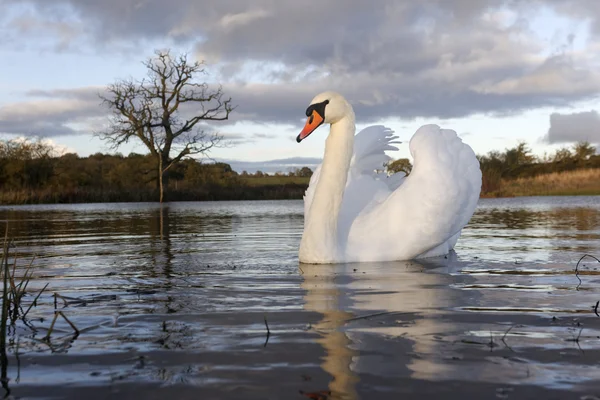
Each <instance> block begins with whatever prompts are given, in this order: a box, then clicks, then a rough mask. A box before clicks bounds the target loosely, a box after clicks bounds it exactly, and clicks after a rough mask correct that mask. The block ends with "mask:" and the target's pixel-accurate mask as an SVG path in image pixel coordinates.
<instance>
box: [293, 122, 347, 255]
mask: <svg viewBox="0 0 600 400" xmlns="http://www.w3.org/2000/svg"><path fill="white" fill-rule="evenodd" d="M355 129H356V127H355V125H354V112H352V111H350V112H349V113H348V114H347V115H346V116H345V117H344V118H342V119H341V120H339V121H337V122H335V123H333V124H331V128H330V132H329V136H328V137H327V141H326V143H325V155H324V157H323V163H322V164H321V172H320V175H319V182H318V183H317V187H316V188H315V194H314V198H313V201H312V204H311V206H310V210H309V212H308V216H307V219H306V221H304V234H303V235H302V242H301V243H300V261H304V260H303V258H305V259H307V260H308V259H310V260H311V261H313V262H314V260H316V259H318V260H319V261H320V262H321V263H323V262H336V261H339V260H340V254H339V252H340V249H339V248H338V216H339V213H340V208H341V206H342V200H343V196H344V189H345V188H346V181H347V179H348V168H349V167H350V161H351V160H352V155H353V152H354V151H353V150H354V133H355Z"/></svg>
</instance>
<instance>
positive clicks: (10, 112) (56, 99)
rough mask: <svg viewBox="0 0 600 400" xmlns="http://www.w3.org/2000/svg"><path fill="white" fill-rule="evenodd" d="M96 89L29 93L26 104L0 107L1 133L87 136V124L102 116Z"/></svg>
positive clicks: (24, 102) (20, 103)
mask: <svg viewBox="0 0 600 400" xmlns="http://www.w3.org/2000/svg"><path fill="white" fill-rule="evenodd" d="M97 93H98V88H80V89H75V90H71V91H69V90H53V91H31V92H29V93H28V95H29V96H30V97H31V98H32V99H31V100H28V101H23V102H18V103H11V104H5V105H3V106H0V133H8V134H24V135H40V136H58V135H72V134H78V133H89V129H85V128H81V127H76V126H77V124H80V126H81V125H89V124H90V123H93V121H94V120H95V119H98V118H101V117H103V116H104V115H105V114H104V113H103V112H102V109H101V107H100V101H99V99H98V97H97Z"/></svg>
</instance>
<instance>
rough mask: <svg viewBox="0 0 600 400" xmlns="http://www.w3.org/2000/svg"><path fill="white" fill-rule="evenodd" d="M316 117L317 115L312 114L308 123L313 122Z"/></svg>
mask: <svg viewBox="0 0 600 400" xmlns="http://www.w3.org/2000/svg"><path fill="white" fill-rule="evenodd" d="M314 119H315V115H314V114H312V115H311V116H310V118H309V119H308V123H309V124H312V123H313V120H314Z"/></svg>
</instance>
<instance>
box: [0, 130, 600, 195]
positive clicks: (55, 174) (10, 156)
mask: <svg viewBox="0 0 600 400" xmlns="http://www.w3.org/2000/svg"><path fill="white" fill-rule="evenodd" d="M595 153H596V149H595V148H594V147H593V146H592V145H590V144H589V143H586V142H582V143H577V144H576V145H574V146H573V147H571V148H567V147H563V148H561V149H558V150H557V151H556V152H555V153H553V154H550V155H548V154H545V155H544V156H542V157H536V156H534V155H533V154H532V153H531V149H530V148H529V147H528V145H527V144H526V143H519V144H518V145H517V146H515V147H513V148H509V149H506V150H505V151H503V152H501V151H491V152H489V153H488V154H486V155H480V156H478V159H479V162H480V165H481V170H482V173H483V185H482V195H483V196H486V195H494V193H498V192H499V191H500V189H501V186H502V183H503V181H507V180H514V179H517V178H524V177H534V176H539V175H544V174H549V173H553V172H562V171H573V170H578V169H590V168H600V155H596V154H595ZM386 167H387V171H388V173H395V172H402V173H405V174H410V172H411V170H412V165H411V163H410V161H409V160H408V159H400V160H396V161H393V162H391V163H389V164H388V165H387V166H386ZM312 172H313V171H312V170H311V169H310V168H308V167H303V168H297V169H293V170H291V171H289V172H286V173H283V172H278V173H276V174H274V175H268V174H265V173H263V172H261V171H256V172H255V173H248V172H247V171H243V172H242V173H240V174H238V173H237V172H236V171H233V170H232V169H231V166H230V165H229V164H226V163H202V162H199V161H197V160H195V159H183V160H180V161H178V162H177V163H175V164H173V166H172V167H171V168H170V169H169V170H168V171H166V174H168V175H167V177H168V179H165V181H166V182H168V183H167V187H166V191H165V196H166V200H169V201H202V200H260V199H301V198H302V196H303V194H304V191H305V190H306V188H307V186H308V182H309V179H310V176H311V175H312ZM157 180H158V170H157V168H156V160H155V158H154V157H153V156H152V155H151V154H147V155H142V154H136V153H131V154H129V155H127V156H124V155H121V154H115V155H108V154H102V153H96V154H93V155H91V156H88V157H79V156H78V155H77V154H73V153H68V154H57V153H56V151H55V150H54V148H53V147H52V146H50V145H48V144H47V143H45V142H44V141H42V140H4V141H2V140H0V204H35V203H81V202H119V201H124V202H129V201H156V200H157V198H158V190H159V189H158V188H157V184H156V182H157Z"/></svg>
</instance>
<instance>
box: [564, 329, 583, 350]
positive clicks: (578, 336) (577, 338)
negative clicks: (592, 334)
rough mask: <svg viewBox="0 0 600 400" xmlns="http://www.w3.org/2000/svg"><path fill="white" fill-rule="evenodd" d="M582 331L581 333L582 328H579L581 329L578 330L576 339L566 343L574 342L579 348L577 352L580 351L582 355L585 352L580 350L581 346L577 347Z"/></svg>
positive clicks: (568, 340)
mask: <svg viewBox="0 0 600 400" xmlns="http://www.w3.org/2000/svg"><path fill="white" fill-rule="evenodd" d="M582 331H583V328H581V329H580V330H579V334H578V335H577V337H576V338H574V339H567V342H575V343H576V344H577V347H578V348H579V350H580V351H581V352H582V353H585V352H584V351H583V349H582V348H581V346H580V345H579V338H580V337H581V332H582Z"/></svg>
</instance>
